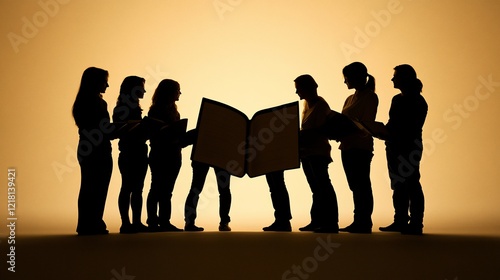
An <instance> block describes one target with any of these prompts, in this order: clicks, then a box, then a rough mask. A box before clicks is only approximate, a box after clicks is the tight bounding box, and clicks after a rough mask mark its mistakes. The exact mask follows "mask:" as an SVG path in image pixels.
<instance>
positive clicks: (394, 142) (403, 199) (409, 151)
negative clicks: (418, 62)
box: [380, 64, 428, 235]
mask: <svg viewBox="0 0 500 280" xmlns="http://www.w3.org/2000/svg"><path fill="white" fill-rule="evenodd" d="M392 82H393V83H394V88H397V89H400V90H401V93H400V94H397V95H396V96H394V97H393V98H392V103H391V108H390V110H389V121H388V122H387V125H386V128H387V135H386V136H385V138H386V141H385V144H386V153H387V165H388V168H389V177H390V179H391V188H392V190H393V196H392V199H393V204H394V210H395V215H394V222H393V223H392V224H391V225H389V226H387V227H381V228H380V230H381V231H398V232H399V231H400V232H401V233H403V234H417V235H420V234H422V229H423V218H424V193H423V191H422V186H421V185H420V160H421V159H422V151H423V146H422V127H423V125H424V122H425V118H426V116H427V109H428V107H427V102H426V101H425V99H424V97H423V96H422V95H421V94H420V93H421V92H422V87H423V85H422V82H421V81H420V80H419V79H418V78H417V73H416V72H415V70H414V69H413V67H411V66H410V65H406V64H404V65H399V66H396V67H395V68H394V77H393V78H392ZM408 211H409V212H410V216H409V215H408ZM408 221H409V223H408Z"/></svg>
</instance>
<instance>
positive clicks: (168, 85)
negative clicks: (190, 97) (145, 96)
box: [152, 79, 181, 107]
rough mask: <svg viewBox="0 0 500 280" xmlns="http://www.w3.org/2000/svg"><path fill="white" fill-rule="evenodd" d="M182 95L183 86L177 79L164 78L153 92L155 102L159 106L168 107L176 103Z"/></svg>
mask: <svg viewBox="0 0 500 280" xmlns="http://www.w3.org/2000/svg"><path fill="white" fill-rule="evenodd" d="M180 95H181V87H180V85H179V83H178V82H177V81H174V80H171V79H164V80H162V81H161V82H160V84H159V85H158V87H157V88H156V90H155V92H154V94H153V101H152V102H153V104H152V105H155V106H159V107H168V106H171V105H174V104H175V101H178V100H179V97H180Z"/></svg>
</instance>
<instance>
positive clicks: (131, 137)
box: [113, 76, 148, 233]
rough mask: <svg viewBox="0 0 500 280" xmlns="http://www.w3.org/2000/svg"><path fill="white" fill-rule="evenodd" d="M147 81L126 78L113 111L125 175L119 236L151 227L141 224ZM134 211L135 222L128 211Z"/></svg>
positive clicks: (139, 78)
mask: <svg viewBox="0 0 500 280" xmlns="http://www.w3.org/2000/svg"><path fill="white" fill-rule="evenodd" d="M144 83H145V80H144V78H141V77H137V76H129V77H126V78H125V79H124V80H123V82H122V84H121V87H120V96H119V97H118V100H117V102H116V107H115V108H114V110H113V122H114V123H115V124H119V123H121V125H123V130H126V131H124V132H122V133H120V141H119V142H118V147H119V150H120V155H119V157H118V166H119V168H120V173H121V176H122V186H121V189H120V194H119V196H118V209H119V210H120V216H121V219H122V225H121V227H120V233H135V232H146V231H147V230H148V228H147V227H146V226H145V225H143V224H142V223H141V213H142V190H143V188H144V178H145V177H146V173H147V171H148V147H147V145H146V134H145V133H144V131H143V129H141V127H142V126H141V125H140V122H141V120H142V108H141V106H140V104H139V99H142V98H143V97H144V93H145V92H146V90H145V89H144ZM130 208H131V209H132V222H131V221H130V218H129V209H130Z"/></svg>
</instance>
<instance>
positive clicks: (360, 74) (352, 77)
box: [342, 62, 375, 91]
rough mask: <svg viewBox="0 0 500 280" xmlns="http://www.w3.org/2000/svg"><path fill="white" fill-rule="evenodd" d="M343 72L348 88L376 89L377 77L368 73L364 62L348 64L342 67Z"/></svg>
mask: <svg viewBox="0 0 500 280" xmlns="http://www.w3.org/2000/svg"><path fill="white" fill-rule="evenodd" d="M342 74H344V83H345V84H346V85H347V88H348V89H353V88H354V89H356V90H361V89H364V88H369V89H371V90H373V91H375V78H373V76H372V75H370V74H368V69H367V68H366V66H365V65H364V64H363V63H361V62H353V63H351V64H349V65H347V66H346V67H344V69H342Z"/></svg>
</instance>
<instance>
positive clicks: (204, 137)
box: [191, 98, 248, 177]
mask: <svg viewBox="0 0 500 280" xmlns="http://www.w3.org/2000/svg"><path fill="white" fill-rule="evenodd" d="M247 123H248V118H247V117H246V116H245V115H244V114H243V113H242V112H240V111H238V110H237V109H235V108H232V107H230V106H228V105H225V104H223V103H220V102H217V101H213V100H210V99H206V98H204V99H203V101H202V105H201V109H200V114H199V116H198V124H197V130H198V137H197V139H196V143H195V144H194V146H193V152H192V155H191V160H194V161H199V162H203V163H206V164H208V165H210V166H216V167H220V168H222V169H225V170H227V171H228V172H229V173H230V174H231V175H234V176H237V177H243V176H244V175H245V147H246V134H247Z"/></svg>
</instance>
